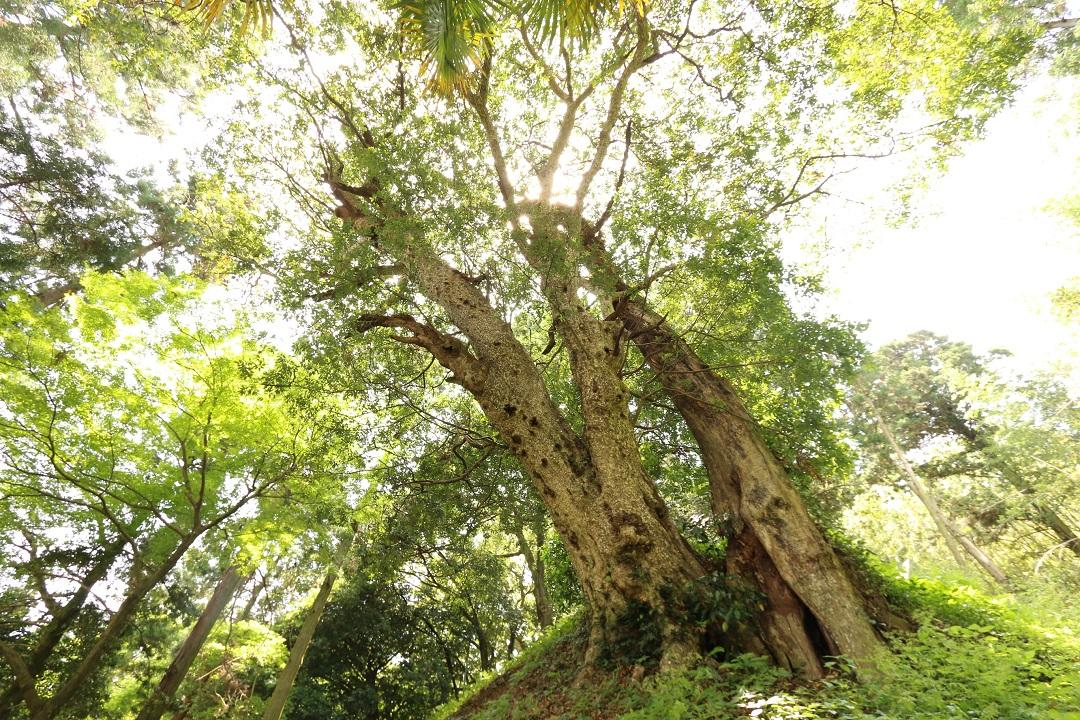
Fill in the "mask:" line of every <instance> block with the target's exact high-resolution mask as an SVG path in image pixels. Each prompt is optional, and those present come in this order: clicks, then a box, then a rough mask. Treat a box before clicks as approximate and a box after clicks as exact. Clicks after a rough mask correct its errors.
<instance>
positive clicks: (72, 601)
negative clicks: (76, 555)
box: [0, 538, 127, 720]
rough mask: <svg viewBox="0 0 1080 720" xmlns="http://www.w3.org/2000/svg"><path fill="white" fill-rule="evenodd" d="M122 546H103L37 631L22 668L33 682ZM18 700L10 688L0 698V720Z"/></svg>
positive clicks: (120, 541)
mask: <svg viewBox="0 0 1080 720" xmlns="http://www.w3.org/2000/svg"><path fill="white" fill-rule="evenodd" d="M126 544H127V541H126V540H124V539H123V538H121V539H118V540H115V541H113V542H112V543H110V544H109V545H107V546H105V549H104V552H103V553H102V555H101V557H100V558H99V559H98V561H97V562H96V563H94V565H93V567H92V568H90V572H88V573H87V574H86V577H84V578H83V580H82V582H81V583H79V589H78V590H76V591H75V594H73V595H72V596H71V597H70V598H69V599H68V601H67V602H66V603H64V605H63V607H61V608H60V611H59V612H57V613H56V614H55V615H53V617H52V619H50V620H49V622H48V624H46V625H45V627H44V628H42V629H41V632H40V633H39V634H38V637H37V642H35V643H34V648H33V649H32V650H31V651H30V655H29V657H27V658H26V662H25V665H26V668H27V670H28V671H29V673H30V675H31V676H32V677H34V678H37V676H38V675H40V674H41V671H42V670H44V669H45V665H46V663H47V662H48V660H49V657H50V656H51V655H52V652H53V650H54V649H55V648H56V646H57V644H59V642H60V640H61V639H63V637H64V633H66V632H67V630H68V628H69V627H70V626H71V623H73V622H74V621H75V618H76V617H78V615H79V612H80V611H81V610H82V608H83V606H84V605H85V604H86V599H87V598H88V597H89V596H90V591H91V590H92V589H93V587H94V585H96V584H97V583H99V582H100V581H101V580H102V579H103V578H104V577H105V575H106V574H107V573H108V572H109V569H110V568H111V567H112V566H113V563H114V562H116V558H117V557H118V556H119V555H120V553H121V552H122V551H123V549H124V546H125V545H126ZM18 699H19V690H18V687H17V686H14V685H13V686H12V687H10V688H8V689H6V690H5V691H4V692H3V694H2V695H0V720H8V718H10V717H11V710H12V706H13V705H14V704H15V703H16V702H18Z"/></svg>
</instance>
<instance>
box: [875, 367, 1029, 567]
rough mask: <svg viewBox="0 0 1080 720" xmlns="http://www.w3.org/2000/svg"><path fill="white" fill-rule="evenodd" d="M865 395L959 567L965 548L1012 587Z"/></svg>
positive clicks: (907, 479)
mask: <svg viewBox="0 0 1080 720" xmlns="http://www.w3.org/2000/svg"><path fill="white" fill-rule="evenodd" d="M863 394H864V395H865V396H866V398H867V402H868V403H869V404H870V412H871V413H872V414H873V416H874V421H875V422H876V423H877V426H878V430H879V432H881V434H882V435H883V436H884V437H885V440H886V442H888V443H889V447H890V448H891V449H892V452H893V457H894V459H895V461H896V464H897V466H898V467H899V468H900V471H901V472H902V473H903V474H904V479H905V480H906V481H907V483H908V486H909V487H910V488H911V492H912V493H914V494H915V497H917V498H919V502H921V503H922V504H923V506H924V507H925V508H926V511H927V512H928V513H930V517H931V518H933V520H934V524H935V525H936V526H937V529H938V533H939V534H940V535H941V537H942V539H944V540H945V544H946V545H948V547H949V551H950V552H952V554H953V557H954V558H956V561H957V564H958V565H960V566H961V567H966V566H967V563H966V562H965V561H964V556H963V554H962V553H961V552H960V547H958V546H962V547H963V548H964V550H966V551H967V553H968V554H969V555H971V557H972V558H974V560H975V562H977V563H978V564H979V567H981V568H982V569H983V570H984V571H986V573H987V574H988V575H989V576H990V577H992V578H994V580H995V581H996V582H997V583H999V584H1000V585H1004V586H1006V587H1008V585H1009V579H1008V577H1006V576H1005V573H1004V572H1002V570H1001V568H999V567H998V566H997V563H995V562H994V561H993V560H992V559H991V558H990V556H989V555H987V554H986V553H985V552H984V551H983V550H982V549H981V548H980V547H978V546H977V545H976V544H975V543H974V542H973V541H972V540H971V539H970V538H968V537H966V536H965V535H964V533H963V532H962V531H961V530H960V528H959V527H957V526H956V523H954V522H953V521H952V518H950V517H948V516H947V515H946V514H945V513H944V512H943V511H942V510H941V507H940V506H939V505H938V504H937V501H936V500H935V499H934V496H933V494H932V493H931V492H930V489H929V488H928V487H926V484H925V483H923V481H922V478H920V477H919V475H918V473H916V472H915V468H913V467H912V466H911V463H910V462H908V459H907V456H906V455H905V454H904V450H903V448H901V447H900V443H898V442H897V441H896V436H895V435H894V434H893V432H892V429H891V428H890V427H889V426H888V424H887V423H886V422H885V421H884V420H883V419H882V418H881V416H880V415H879V414H878V412H877V409H876V408H875V407H874V406H873V401H872V400H870V393H869V391H868V390H867V389H866V388H863Z"/></svg>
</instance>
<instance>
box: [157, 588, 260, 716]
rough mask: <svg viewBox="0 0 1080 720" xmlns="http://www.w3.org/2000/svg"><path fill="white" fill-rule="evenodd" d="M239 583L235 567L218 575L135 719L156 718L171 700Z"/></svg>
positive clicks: (162, 712) (163, 711)
mask: <svg viewBox="0 0 1080 720" xmlns="http://www.w3.org/2000/svg"><path fill="white" fill-rule="evenodd" d="M239 585H240V573H238V572H237V571H236V568H235V567H230V568H229V569H228V570H226V571H225V574H224V575H222V576H221V579H220V580H219V581H218V584H217V587H215V588H214V593H213V594H212V595H211V596H210V599H209V600H208V601H207V603H206V607H205V608H203V611H202V614H201V615H200V616H199V619H198V620H197V621H196V622H195V626H194V627H192V628H191V632H189V633H188V636H187V638H186V639H185V640H184V643H183V644H182V645H181V646H180V648H179V649H178V650H177V651H176V656H175V657H174V658H173V661H172V664H170V665H169V667H168V669H166V670H165V674H164V675H163V676H162V678H161V682H160V683H158V686H157V688H155V689H154V692H153V693H152V694H151V695H150V697H149V699H147V701H146V704H145V705H143V707H142V710H141V711H139V715H138V717H137V718H136V720H159V718H160V717H161V716H162V715H163V714H164V713H165V710H166V709H167V708H168V706H169V703H171V702H172V699H173V696H174V695H176V691H177V690H179V689H180V683H182V682H183V681H184V677H185V676H186V675H187V672H188V669H190V668H191V664H192V663H193V662H195V658H196V657H197V656H198V654H199V651H200V650H201V649H202V646H203V643H204V642H206V638H207V637H208V636H209V635H210V630H211V629H212V628H213V627H214V623H216V622H217V619H218V617H220V616H221V613H222V611H223V610H224V609H225V606H226V605H228V604H229V600H231V599H232V596H233V594H234V593H235V592H236V588H237V587H238V586H239Z"/></svg>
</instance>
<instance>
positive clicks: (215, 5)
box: [175, 0, 274, 37]
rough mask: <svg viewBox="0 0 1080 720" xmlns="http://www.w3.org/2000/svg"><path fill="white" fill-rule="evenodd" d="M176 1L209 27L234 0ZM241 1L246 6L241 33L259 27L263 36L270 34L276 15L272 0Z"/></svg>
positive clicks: (184, 9)
mask: <svg viewBox="0 0 1080 720" xmlns="http://www.w3.org/2000/svg"><path fill="white" fill-rule="evenodd" d="M175 2H176V5H177V6H178V7H179V8H180V9H181V10H183V11H184V12H190V13H194V14H195V16H196V17H197V18H198V19H199V20H200V21H201V22H202V23H203V25H204V26H207V27H208V26H210V25H211V24H213V23H214V22H217V21H218V20H219V19H220V18H221V16H222V15H223V14H224V12H225V10H226V9H227V8H228V7H229V6H230V5H231V4H232V3H233V0H175ZM240 3H241V4H242V5H243V6H244V15H243V19H242V20H241V21H240V28H239V32H240V34H241V35H246V34H247V33H248V32H250V31H251V30H252V29H254V28H258V30H259V33H260V34H261V35H262V36H263V37H266V36H267V35H269V34H270V23H271V21H272V19H273V17H274V7H273V4H272V0H240Z"/></svg>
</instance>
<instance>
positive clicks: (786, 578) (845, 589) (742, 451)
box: [615, 298, 881, 677]
mask: <svg viewBox="0 0 1080 720" xmlns="http://www.w3.org/2000/svg"><path fill="white" fill-rule="evenodd" d="M615 314H616V316H617V317H618V318H619V319H620V320H622V322H623V324H624V325H625V327H626V330H627V331H628V333H629V335H630V337H631V338H633V341H634V343H635V344H636V346H637V347H638V349H639V350H640V351H641V353H642V355H644V357H645V359H646V361H647V362H648V364H649V367H650V368H651V369H652V370H653V372H654V373H656V376H657V378H658V379H659V381H660V382H661V384H662V385H663V387H664V389H665V391H666V393H667V395H668V396H669V397H670V399H671V400H672V402H673V403H674V404H675V407H676V408H677V409H678V410H679V413H680V414H681V415H682V417H683V418H684V419H685V421H686V423H687V426H688V427H689V428H690V431H691V432H692V433H693V435H694V438H695V439H696V440H697V444H698V447H699V448H700V450H701V457H702V461H703V463H704V465H705V468H706V470H707V472H708V475H709V487H710V494H711V500H712V507H713V511H714V513H716V514H717V516H718V517H721V518H727V519H729V520H730V521H731V522H732V524H733V525H734V527H735V533H734V535H733V537H732V539H731V545H730V547H729V550H728V571H729V572H730V573H731V574H733V575H738V576H740V577H742V578H744V579H747V580H750V581H752V582H753V583H754V584H755V585H756V587H757V589H758V590H760V591H761V592H763V593H764V594H765V596H766V597H767V598H768V603H767V606H766V609H765V610H764V611H763V612H762V613H761V616H760V617H759V625H760V633H759V640H760V642H761V644H762V645H763V646H764V647H765V648H767V649H768V652H769V653H770V654H771V655H772V656H773V657H774V658H775V659H776V661H777V662H778V663H780V664H782V665H785V666H787V667H790V668H791V669H793V670H795V671H797V672H799V673H801V674H803V675H805V676H809V677H816V676H819V675H820V674H821V673H822V666H821V662H820V659H819V658H820V656H821V655H823V654H836V653H843V654H845V655H847V656H849V657H851V658H853V659H855V660H856V661H861V662H863V663H870V662H872V658H873V656H874V654H875V653H876V652H877V651H878V649H879V648H880V647H881V640H880V638H879V637H878V635H877V633H876V632H875V630H874V628H873V626H872V624H871V621H870V617H869V616H868V614H867V611H866V609H865V601H864V599H863V597H862V596H861V595H860V593H859V592H858V591H857V590H856V588H855V585H854V583H853V582H852V580H851V578H850V577H849V576H848V572H847V570H846V569H845V567H844V566H843V565H842V563H841V562H840V560H839V558H838V557H837V555H836V553H835V552H834V550H833V548H832V546H831V545H830V544H829V543H828V542H827V541H826V539H825V538H824V536H823V535H822V534H821V531H820V530H819V529H818V528H817V526H816V524H815V523H814V521H813V520H812V519H811V517H810V515H809V513H808V512H807V510H806V505H805V503H804V502H803V500H802V498H801V497H800V496H799V493H798V491H797V490H796V488H795V486H794V485H793V484H792V482H791V479H790V477H788V475H787V473H786V471H785V470H784V468H783V466H782V465H781V464H780V462H779V461H778V460H777V459H776V458H775V456H774V455H773V454H772V452H771V451H770V450H769V448H768V447H767V446H766V445H765V442H764V440H763V439H762V437H761V434H760V432H759V430H758V428H757V425H756V423H755V422H754V420H753V419H752V418H751V417H750V416H749V415H748V414H747V411H746V408H745V407H744V405H743V403H742V401H741V400H740V399H739V397H738V395H737V394H736V393H735V391H734V389H733V388H732V387H731V385H730V384H729V383H728V382H727V381H726V380H724V379H723V378H722V377H720V376H719V375H717V374H716V373H715V372H714V371H713V370H712V369H711V368H709V367H708V366H707V365H706V364H705V363H704V362H703V361H702V360H701V359H700V358H699V357H698V356H697V355H696V354H695V353H694V351H693V350H692V349H691V348H690V346H689V345H688V344H687V343H686V342H685V341H684V340H682V338H680V337H679V336H678V334H677V333H675V331H674V330H673V329H672V328H671V327H670V326H669V325H668V324H667V322H666V321H665V320H664V319H663V318H662V317H661V316H659V315H658V314H656V313H655V312H652V311H651V310H649V309H648V308H647V307H646V306H645V305H643V304H642V303H640V302H637V301H634V300H632V299H629V298H626V299H623V300H622V301H620V302H617V303H616V307H615Z"/></svg>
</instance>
